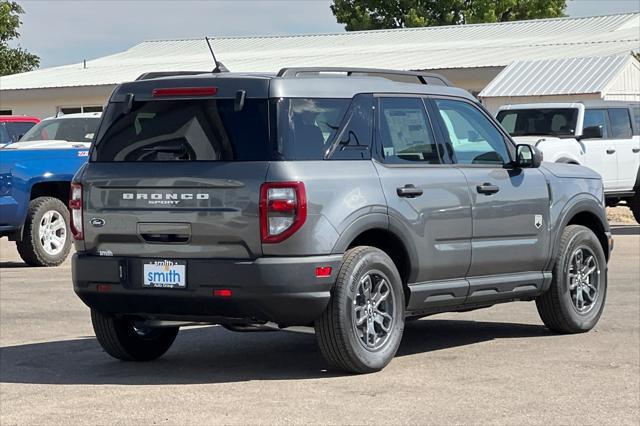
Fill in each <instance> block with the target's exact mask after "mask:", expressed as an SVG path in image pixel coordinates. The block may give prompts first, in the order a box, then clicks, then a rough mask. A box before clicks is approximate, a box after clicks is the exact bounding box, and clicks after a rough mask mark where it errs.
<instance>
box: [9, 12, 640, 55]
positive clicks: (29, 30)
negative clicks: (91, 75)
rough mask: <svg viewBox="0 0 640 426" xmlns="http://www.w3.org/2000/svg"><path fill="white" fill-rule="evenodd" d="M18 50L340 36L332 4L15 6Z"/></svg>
mask: <svg viewBox="0 0 640 426" xmlns="http://www.w3.org/2000/svg"><path fill="white" fill-rule="evenodd" d="M18 2H19V3H20V4H21V5H22V7H23V8H24V9H25V12H26V13H25V15H23V17H22V20H23V25H22V27H21V29H20V33H21V38H20V41H19V44H20V45H21V46H22V47H24V48H26V49H28V50H30V51H32V52H34V53H36V54H38V55H39V56H40V58H41V66H42V67H50V66H55V65H63V64H69V63H75V62H81V61H82V60H83V59H92V58H97V57H100V56H105V55H108V54H111V53H117V52H121V51H123V50H125V49H127V48H129V47H131V46H133V45H135V44H137V43H139V42H141V41H144V40H154V39H172V38H173V39H175V38H200V37H204V36H205V35H208V36H212V37H215V36H236V35H272V34H301V33H302V34H304V33H319V32H339V31H344V29H343V26H342V25H339V24H337V23H336V21H335V18H334V16H333V15H332V13H331V10H330V9H329V5H330V4H331V3H332V2H331V0H200V1H193V0H165V1H155V0H137V1H129V0H102V1H98V0H58V1H51V0H48V1H43V0H18ZM638 11H640V0H569V2H568V7H567V14H568V15H569V16H590V15H605V14H611V13H623V12H638Z"/></svg>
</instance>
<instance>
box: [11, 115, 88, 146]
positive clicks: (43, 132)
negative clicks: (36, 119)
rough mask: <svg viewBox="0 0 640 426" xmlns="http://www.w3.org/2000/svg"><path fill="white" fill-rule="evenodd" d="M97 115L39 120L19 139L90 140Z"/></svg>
mask: <svg viewBox="0 0 640 426" xmlns="http://www.w3.org/2000/svg"><path fill="white" fill-rule="evenodd" d="M99 123H100V118H99V117H86V118H59V119H55V118H54V119H50V120H45V121H41V122H40V123H38V124H36V125H35V126H33V127H32V128H31V130H29V131H28V132H27V133H25V135H24V136H23V137H22V138H21V139H20V142H26V141H41V140H62V141H69V142H91V141H92V140H93V136H94V135H95V132H96V129H97V128H98V124H99Z"/></svg>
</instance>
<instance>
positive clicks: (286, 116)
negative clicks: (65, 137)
mask: <svg viewBox="0 0 640 426" xmlns="http://www.w3.org/2000/svg"><path fill="white" fill-rule="evenodd" d="M360 98H361V96H357V97H356V98H355V101H354V100H353V99H324V98H278V99H271V100H268V99H246V100H245V102H244V106H243V108H242V109H241V110H240V111H237V110H236V109H235V108H234V103H235V101H234V99H201V100H161V101H159V100H156V101H148V102H134V103H133V107H132V109H131V111H129V112H127V111H126V106H125V103H119V102H116V103H110V104H109V106H108V107H107V110H106V111H105V113H104V116H103V124H102V125H101V128H100V130H99V132H98V137H97V139H96V141H97V143H96V147H95V151H94V152H93V154H92V161H101V162H135V161H144V162H151V161H270V160H323V159H325V157H326V156H327V155H329V156H330V157H331V158H332V159H360V158H366V157H367V155H368V149H369V146H370V140H371V134H370V132H371V127H372V123H371V122H370V121H369V120H370V119H371V112H370V109H368V108H366V105H367V100H361V99H360ZM350 106H351V108H350ZM345 130H348V131H345ZM338 138H341V140H340V142H339V143H337V142H336V141H337V139H338ZM342 139H344V140H342ZM336 145H339V146H340V149H336ZM332 147H333V148H332Z"/></svg>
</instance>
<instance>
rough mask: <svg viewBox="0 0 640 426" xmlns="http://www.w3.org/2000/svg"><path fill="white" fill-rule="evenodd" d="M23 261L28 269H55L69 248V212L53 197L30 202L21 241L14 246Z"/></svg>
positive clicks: (65, 256)
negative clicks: (49, 267) (38, 267)
mask: <svg viewBox="0 0 640 426" xmlns="http://www.w3.org/2000/svg"><path fill="white" fill-rule="evenodd" d="M16 246H17V249H18V253H19V254H20V257H21V258H22V260H24V261H25V262H26V263H27V264H29V265H31V266H57V265H59V264H61V263H62V262H64V260H65V259H66V258H67V255H68V254H69V250H70V249H71V232H70V230H69V210H67V207H66V206H65V205H64V204H63V203H62V201H60V200H58V199H57V198H53V197H38V198H36V199H34V200H31V202H30V203H29V211H28V213H27V219H26V221H25V224H24V231H23V236H22V240H21V241H18V242H17V243H16Z"/></svg>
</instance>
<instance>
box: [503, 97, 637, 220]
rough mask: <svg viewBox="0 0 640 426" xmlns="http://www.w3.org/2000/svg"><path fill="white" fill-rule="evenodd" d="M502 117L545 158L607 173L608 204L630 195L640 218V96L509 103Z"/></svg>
mask: <svg viewBox="0 0 640 426" xmlns="http://www.w3.org/2000/svg"><path fill="white" fill-rule="evenodd" d="M497 118H498V121H500V123H501V124H502V126H503V127H504V128H505V130H506V131H507V132H509V134H510V135H511V136H512V137H513V138H514V140H516V141H517V142H518V143H527V144H531V145H535V146H536V147H537V148H538V149H539V150H540V151H542V152H543V154H544V161H550V162H556V163H569V164H580V165H583V166H586V167H589V168H591V169H593V170H595V171H597V172H598V173H600V175H601V176H602V180H603V183H604V189H605V196H606V200H607V205H608V206H615V205H617V204H618V203H619V202H620V201H623V200H624V201H626V203H627V205H628V206H629V207H630V208H631V211H632V212H633V215H634V217H635V219H636V221H637V222H638V223H640V102H633V103H632V102H629V103H627V102H613V101H585V102H576V103H539V104H522V105H505V106H502V107H500V109H499V110H498V113H497Z"/></svg>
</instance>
